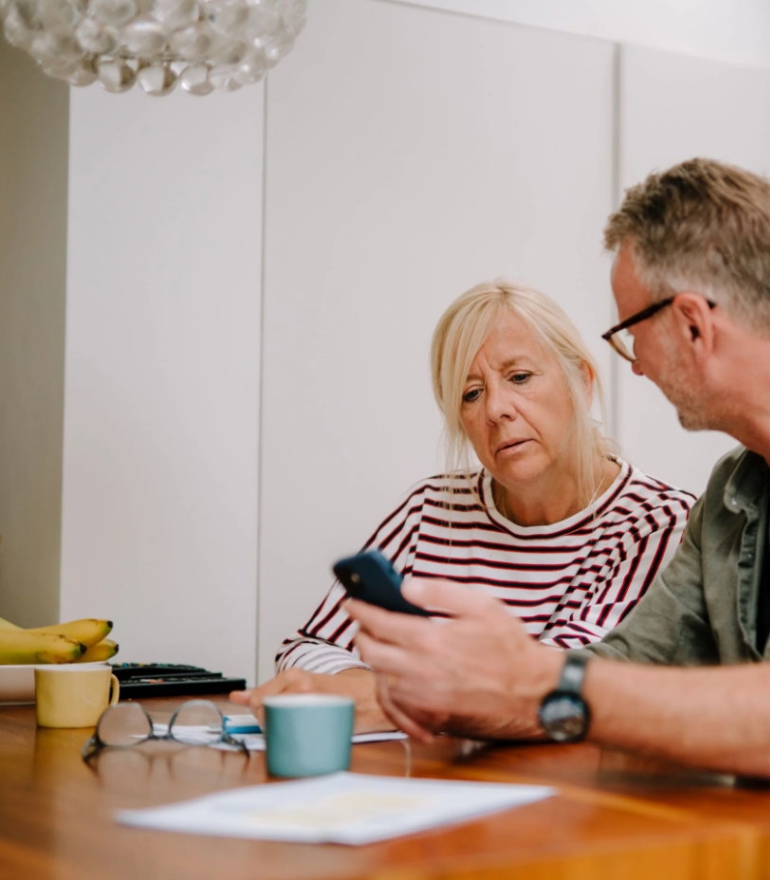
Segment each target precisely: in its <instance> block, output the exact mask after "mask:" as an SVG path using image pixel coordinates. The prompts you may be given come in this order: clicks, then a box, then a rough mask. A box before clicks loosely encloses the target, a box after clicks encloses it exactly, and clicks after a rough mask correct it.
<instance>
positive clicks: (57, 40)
mask: <svg viewBox="0 0 770 880" xmlns="http://www.w3.org/2000/svg"><path fill="white" fill-rule="evenodd" d="M306 9H307V0H0V17H2V20H3V26H4V32H5V38H6V40H8V42H9V43H10V44H11V45H12V46H17V47H18V48H20V49H26V51H27V52H29V54H30V55H31V56H32V57H33V58H34V59H35V60H36V61H37V63H38V64H39V65H40V66H41V68H42V69H43V71H44V72H45V73H47V74H48V75H49V76H54V77H57V78H58V79H63V80H66V81H67V82H68V83H70V84H71V85H73V86H87V85H91V83H94V82H99V83H101V85H102V86H103V87H104V88H105V89H107V91H108V92H125V91H126V90H127V89H130V88H131V87H132V86H133V85H134V83H135V82H138V83H139V85H140V86H141V87H142V88H143V89H144V91H145V92H147V94H148V95H167V94H168V93H169V92H170V91H171V90H172V89H173V88H174V87H175V86H176V84H177V82H178V83H179V84H180V85H181V87H182V88H183V89H184V90H185V91H186V92H189V93H190V94H191V95H208V94H209V93H210V92H212V91H213V90H214V89H215V88H218V89H223V90H225V91H234V90H235V89H239V88H240V87H241V86H245V85H248V84H250V83H256V82H259V80H261V79H262V77H263V76H264V75H265V72H266V71H267V70H268V69H269V68H271V67H274V66H275V65H276V64H277V63H278V62H279V61H280V59H281V58H282V57H283V56H284V55H285V54H286V53H287V52H288V51H289V50H290V49H291V47H292V46H293V45H294V39H295V37H296V36H297V34H299V32H300V31H301V30H302V26H303V25H304V23H305V13H306Z"/></svg>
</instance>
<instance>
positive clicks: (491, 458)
mask: <svg viewBox="0 0 770 880" xmlns="http://www.w3.org/2000/svg"><path fill="white" fill-rule="evenodd" d="M572 416H573V405H572V401H571V400H570V396H569V391H568V389H567V383H566V381H565V378H564V374H563V372H562V370H561V367H560V366H559V363H558V361H557V360H556V358H555V357H554V356H553V355H552V354H551V353H550V352H549V351H548V350H547V349H545V348H544V347H543V346H542V345H541V343H540V342H539V340H538V339H537V338H536V337H535V336H534V335H533V334H532V332H531V331H530V329H529V327H528V326H527V324H526V323H525V322H524V321H523V320H522V319H521V318H519V317H517V316H516V315H515V314H514V313H513V312H512V311H510V310H509V309H504V310H503V311H502V312H501V313H500V316H499V318H498V319H497V320H496V322H495V324H494V326H493V329H492V330H491V332H490V333H489V335H488V336H487V338H486V339H485V340H484V343H483V345H482V346H481V348H480V349H479V350H478V352H477V353H476V357H475V358H474V360H473V363H472V364H471V368H470V371H469V373H468V376H467V379H466V382H465V386H464V388H463V398H462V404H461V408H460V418H461V421H462V425H463V428H464V429H465V432H466V434H467V435H468V439H469V440H470V442H471V444H472V445H473V448H474V450H475V451H476V455H477V456H478V458H479V461H480V462H481V463H482V464H483V465H484V467H485V468H486V469H487V470H488V471H489V472H490V473H491V474H492V477H493V478H494V480H495V481H496V482H497V483H498V484H499V485H500V486H501V487H502V488H503V490H505V496H506V501H508V502H510V503H509V505H508V506H509V509H510V508H511V507H512V506H513V507H515V506H516V500H517V499H523V498H528V499H530V500H532V499H534V497H535V496H536V494H537V493H539V492H542V493H548V492H554V491H556V492H569V491H571V490H572V489H574V487H575V478H576V474H575V456H574V451H573V449H572V443H571V430H570V429H571V425H572Z"/></svg>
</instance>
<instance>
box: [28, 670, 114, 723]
mask: <svg viewBox="0 0 770 880" xmlns="http://www.w3.org/2000/svg"><path fill="white" fill-rule="evenodd" d="M119 696H120V682H119V681H118V680H117V678H116V677H115V676H114V675H113V674H112V668H111V667H110V666H107V665H106V664H99V665H98V666H97V665H94V666H81V665H79V664H62V665H60V666H45V667H40V666H38V667H37V668H36V669H35V714H36V716H37V723H38V726H39V727H94V726H95V725H96V722H97V721H98V720H99V716H100V715H101V714H102V712H104V710H105V709H106V708H107V707H108V706H114V705H115V703H117V702H118V697H119Z"/></svg>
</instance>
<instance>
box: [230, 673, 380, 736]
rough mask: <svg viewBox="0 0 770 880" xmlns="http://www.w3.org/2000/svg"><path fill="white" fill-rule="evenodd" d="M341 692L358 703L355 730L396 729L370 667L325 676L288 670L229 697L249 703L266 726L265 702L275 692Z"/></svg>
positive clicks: (242, 703) (246, 704) (357, 731)
mask: <svg viewBox="0 0 770 880" xmlns="http://www.w3.org/2000/svg"><path fill="white" fill-rule="evenodd" d="M313 693H315V694H342V695H343V696H346V697H352V698H353V699H354V700H355V703H356V718H355V732H356V733H369V732H371V731H377V730H393V724H392V723H391V721H390V720H389V719H388V718H387V716H386V715H385V714H384V712H383V711H382V709H381V708H380V705H379V703H378V702H377V694H376V684H375V675H374V673H373V672H370V671H369V670H368V669H346V670H345V671H344V672H338V673H337V674H336V675H322V674H320V673H317V672H308V671H307V670H305V669H287V670H286V671H285V672H279V673H278V675H276V677H275V678H271V679H270V681H266V682H265V683H264V684H262V685H260V686H259V687H256V688H252V689H251V690H248V691H233V693H231V694H230V700H231V701H232V702H233V703H238V704H239V705H241V706H248V707H249V708H250V709H251V710H252V712H253V713H254V715H255V716H256V717H257V718H259V722H260V724H262V726H263V727H264V714H263V701H264V699H265V697H272V696H275V695H276V694H313Z"/></svg>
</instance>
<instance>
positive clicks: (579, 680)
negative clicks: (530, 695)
mask: <svg viewBox="0 0 770 880" xmlns="http://www.w3.org/2000/svg"><path fill="white" fill-rule="evenodd" d="M590 659H591V655H590V654H588V653H587V652H585V651H576V652H575V653H569V654H567V658H566V660H565V661H564V666H563V667H562V670H561V677H560V678H559V683H558V684H557V685H556V690H557V691H567V693H570V694H580V695H581V696H582V692H583V679H584V678H585V676H586V664H587V663H588V661H589V660H590Z"/></svg>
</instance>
